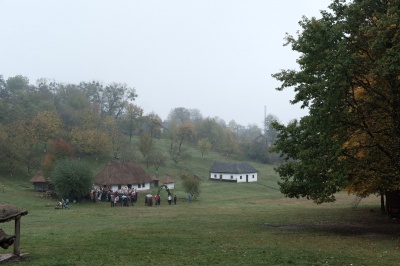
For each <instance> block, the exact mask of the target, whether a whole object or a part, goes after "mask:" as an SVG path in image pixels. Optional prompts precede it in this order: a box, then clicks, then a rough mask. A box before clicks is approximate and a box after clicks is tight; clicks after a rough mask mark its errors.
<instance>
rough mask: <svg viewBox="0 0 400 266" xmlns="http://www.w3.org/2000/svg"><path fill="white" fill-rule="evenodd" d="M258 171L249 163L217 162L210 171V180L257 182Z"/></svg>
mask: <svg viewBox="0 0 400 266" xmlns="http://www.w3.org/2000/svg"><path fill="white" fill-rule="evenodd" d="M257 175H258V170H257V169H255V168H254V167H253V166H251V165H250V164H248V163H242V162H240V163H221V162H215V163H214V164H213V166H212V167H211V169H210V179H211V180H218V181H227V182H236V183H246V182H257Z"/></svg>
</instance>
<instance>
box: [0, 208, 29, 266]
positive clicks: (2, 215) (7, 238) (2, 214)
mask: <svg viewBox="0 0 400 266" xmlns="http://www.w3.org/2000/svg"><path fill="white" fill-rule="evenodd" d="M27 214H28V211H25V210H22V209H20V208H18V207H16V206H14V205H11V204H4V205H0V223H5V222H9V221H12V220H14V221H15V229H14V235H7V234H6V233H5V232H4V231H3V230H1V229H0V230H1V233H0V243H1V247H2V248H5V249H7V248H8V247H9V246H10V245H12V244H14V251H13V254H12V255H10V254H5V255H2V256H1V257H0V262H1V261H3V260H7V259H9V258H11V257H13V256H20V255H21V253H20V250H19V239H20V227H21V217H22V216H24V215H27Z"/></svg>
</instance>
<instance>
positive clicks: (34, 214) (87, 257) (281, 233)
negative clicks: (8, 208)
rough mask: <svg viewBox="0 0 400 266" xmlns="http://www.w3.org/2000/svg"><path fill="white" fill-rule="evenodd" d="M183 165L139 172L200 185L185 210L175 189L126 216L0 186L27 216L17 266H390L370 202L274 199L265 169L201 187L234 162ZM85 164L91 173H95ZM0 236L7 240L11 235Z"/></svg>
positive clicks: (387, 244)
mask: <svg viewBox="0 0 400 266" xmlns="http://www.w3.org/2000/svg"><path fill="white" fill-rule="evenodd" d="M158 145H160V146H162V145H165V143H164V144H163V143H162V140H160V143H158ZM192 156H193V157H192V159H191V160H190V162H186V163H184V164H182V165H178V167H176V166H175V165H174V164H172V163H171V164H170V163H169V164H167V165H166V166H165V167H163V168H162V169H160V170H159V171H158V173H156V172H155V170H154V169H152V168H149V169H148V171H149V173H150V174H159V175H160V176H163V175H164V174H165V173H169V174H171V175H174V176H176V177H179V173H180V171H181V170H182V169H189V170H191V172H193V173H194V174H196V175H198V176H200V177H202V179H203V182H202V184H201V191H202V192H201V195H200V197H199V198H197V199H196V200H195V201H193V202H188V201H187V200H186V193H184V192H183V191H182V189H181V185H180V182H179V181H178V183H177V184H176V187H175V189H174V191H173V193H174V194H175V193H176V194H177V195H178V204H177V205H176V206H175V205H168V204H166V203H167V202H166V192H164V191H163V192H162V194H161V196H162V201H161V205H160V206H154V207H146V206H144V195H141V194H139V201H138V203H137V204H136V205H135V206H134V207H114V208H111V207H110V205H109V203H106V202H99V203H76V204H71V208H70V209H69V210H56V209H55V208H54V207H55V204H56V200H55V199H44V198H41V197H39V193H36V192H34V191H33V187H32V185H31V184H30V183H29V182H27V180H28V177H26V176H24V177H21V176H17V175H14V176H13V177H12V178H10V177H7V178H6V177H4V176H2V177H0V204H4V203H10V204H14V205H17V206H19V207H22V208H24V209H26V210H28V211H29V213H28V215H27V216H24V217H23V218H22V224H21V245H20V247H21V251H22V252H23V253H29V254H28V255H27V256H26V258H27V261H22V262H21V263H20V264H21V265H398V248H399V246H400V245H399V241H398V240H399V239H400V232H399V230H398V228H399V227H398V226H399V224H398V221H397V220H390V219H388V217H387V216H383V215H381V214H380V212H379V199H378V198H377V197H369V198H367V199H363V200H362V201H361V202H360V204H359V205H358V207H357V208H354V207H355V205H354V204H353V202H354V199H355V198H354V197H353V196H349V195H347V194H346V193H339V194H338V195H337V198H338V201H337V202H336V203H334V204H323V205H315V204H314V203H312V202H310V201H307V200H304V199H299V200H297V199H288V198H285V197H283V196H282V194H280V192H279V191H278V186H277V183H276V181H277V179H278V176H277V175H276V173H275V172H274V171H273V166H271V165H260V164H255V163H251V164H252V165H253V166H254V167H256V168H257V169H258V170H259V171H260V172H259V177H258V180H259V181H258V182H257V183H243V184H235V183H225V182H215V181H210V180H208V171H209V169H210V167H211V165H212V163H213V162H214V161H229V160H234V159H231V158H226V157H221V156H220V155H218V154H215V153H211V154H209V155H208V156H205V157H204V158H202V157H201V155H200V154H197V153H196V152H195V151H192ZM86 159H87V160H92V161H93V163H92V167H93V169H94V170H96V169H99V168H100V167H99V166H98V165H97V162H96V161H95V160H94V159H93V158H86ZM241 161H243V160H241ZM178 180H179V178H178ZM3 185H4V187H3ZM154 190H156V189H155V188H154ZM0 226H1V228H3V229H4V231H6V232H9V233H10V232H12V231H13V228H14V224H13V223H4V224H0ZM11 251H12V248H11ZM7 252H10V250H2V249H0V254H4V253H7Z"/></svg>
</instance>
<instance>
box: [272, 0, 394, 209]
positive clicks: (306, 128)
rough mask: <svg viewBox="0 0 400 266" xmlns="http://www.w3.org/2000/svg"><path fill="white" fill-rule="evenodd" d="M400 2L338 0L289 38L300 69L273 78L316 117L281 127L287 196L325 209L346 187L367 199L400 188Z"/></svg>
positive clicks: (283, 182) (283, 183) (278, 148)
mask: <svg viewBox="0 0 400 266" xmlns="http://www.w3.org/2000/svg"><path fill="white" fill-rule="evenodd" d="M399 8H400V1H375V0H363V1H361V0H355V1H349V2H348V3H346V1H340V0H335V1H333V3H332V4H331V5H330V9H331V10H330V12H327V11H323V12H321V14H322V18H321V19H315V18H312V19H307V18H303V20H302V21H301V22H300V25H301V26H302V28H303V31H302V32H301V33H300V34H299V35H298V36H297V37H293V36H287V44H289V45H291V46H292V49H293V50H295V51H297V52H299V53H300V54H301V55H300V58H299V59H298V60H297V62H298V64H299V66H300V67H299V70H282V71H281V72H280V73H277V74H274V75H273V76H274V77H275V78H277V79H278V80H279V81H281V82H282V85H281V86H280V87H279V88H278V89H279V90H282V89H284V88H291V87H294V88H295V91H296V96H295V98H294V99H293V101H292V102H293V103H301V105H302V107H303V108H308V109H309V115H307V116H305V117H303V118H302V119H301V120H300V121H294V122H292V123H289V124H288V125H287V126H284V125H281V124H279V123H274V128H275V129H277V130H278V132H279V136H278V141H277V144H276V147H275V151H277V152H279V153H281V154H282V156H283V159H284V160H285V162H284V163H283V164H282V165H281V166H279V167H277V172H278V173H279V175H280V176H281V181H280V182H279V184H280V186H281V191H282V192H283V193H284V194H285V195H287V196H289V197H307V198H309V199H312V200H314V201H315V202H317V203H322V202H329V201H334V200H335V197H334V194H335V193H336V192H338V191H340V190H342V189H344V188H346V187H347V189H348V190H349V191H350V192H353V193H355V194H358V195H361V196H366V195H369V194H371V193H379V192H380V191H382V190H384V191H391V190H398V189H399V188H400V79H399V76H400V28H399V25H400V9H399Z"/></svg>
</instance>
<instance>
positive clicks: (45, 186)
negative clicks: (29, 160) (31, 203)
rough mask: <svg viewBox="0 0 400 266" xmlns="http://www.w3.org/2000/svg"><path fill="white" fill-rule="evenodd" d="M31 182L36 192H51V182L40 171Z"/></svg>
mask: <svg viewBox="0 0 400 266" xmlns="http://www.w3.org/2000/svg"><path fill="white" fill-rule="evenodd" d="M31 182H32V183H33V187H34V189H35V191H38V192H46V191H47V190H49V182H48V180H46V178H45V177H44V175H43V172H42V171H39V172H38V173H37V174H36V175H35V176H33V177H32V178H31Z"/></svg>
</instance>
